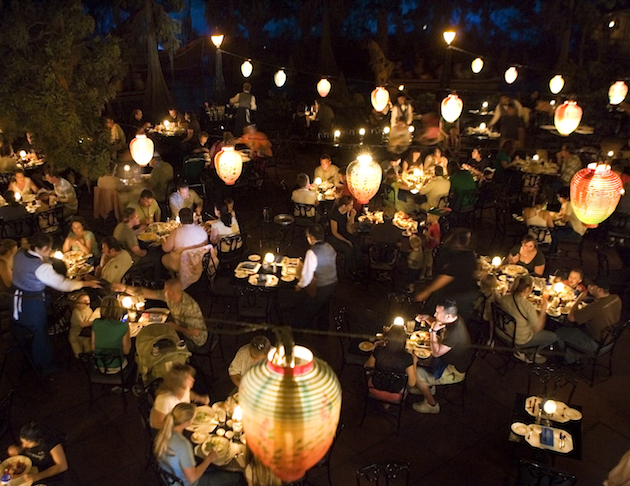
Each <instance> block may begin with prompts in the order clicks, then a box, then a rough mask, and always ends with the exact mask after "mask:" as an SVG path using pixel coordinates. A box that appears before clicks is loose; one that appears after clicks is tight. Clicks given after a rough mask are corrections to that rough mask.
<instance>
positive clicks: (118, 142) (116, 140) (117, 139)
mask: <svg viewBox="0 0 630 486" xmlns="http://www.w3.org/2000/svg"><path fill="white" fill-rule="evenodd" d="M105 128H107V129H108V130H109V131H110V143H111V144H112V147H113V148H114V150H115V151H116V152H118V151H124V150H126V148H127V137H126V136H125V132H124V131H123V129H122V128H121V127H120V125H119V124H118V123H116V121H115V120H114V119H113V118H112V117H107V118H105Z"/></svg>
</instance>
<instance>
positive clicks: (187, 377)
mask: <svg viewBox="0 0 630 486" xmlns="http://www.w3.org/2000/svg"><path fill="white" fill-rule="evenodd" d="M194 384H195V369H194V368H193V367H192V366H190V365H187V364H175V365H173V367H172V368H171V370H170V371H169V372H168V373H167V374H166V375H165V376H164V382H163V383H162V384H161V385H160V388H158V390H157V393H156V396H155V402H153V408H152V409H151V415H150V417H149V423H150V424H151V427H152V428H154V429H160V428H162V424H163V423H164V419H165V418H166V416H167V415H168V414H169V412H171V411H172V410H173V408H175V406H176V405H177V404H178V403H190V402H191V401H192V402H195V403H199V404H201V405H208V404H209V403H210V397H208V395H198V394H197V393H195V392H194V391H192V387H193V386H194Z"/></svg>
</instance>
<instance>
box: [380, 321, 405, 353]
mask: <svg viewBox="0 0 630 486" xmlns="http://www.w3.org/2000/svg"><path fill="white" fill-rule="evenodd" d="M385 342H386V343H387V349H388V350H389V352H404V350H405V344H406V342H407V331H406V330H405V326H404V325H402V326H401V325H399V324H394V325H393V326H391V327H390V328H389V331H387V334H385Z"/></svg>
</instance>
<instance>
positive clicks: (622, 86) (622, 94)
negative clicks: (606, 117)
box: [608, 81, 628, 105]
mask: <svg viewBox="0 0 630 486" xmlns="http://www.w3.org/2000/svg"><path fill="white" fill-rule="evenodd" d="M626 96H628V85H627V84H626V83H624V82H623V81H617V82H616V83H613V84H612V85H611V86H610V88H609V89H608V100H609V101H610V104H611V105H618V104H619V103H621V102H622V101H623V100H625V99H626Z"/></svg>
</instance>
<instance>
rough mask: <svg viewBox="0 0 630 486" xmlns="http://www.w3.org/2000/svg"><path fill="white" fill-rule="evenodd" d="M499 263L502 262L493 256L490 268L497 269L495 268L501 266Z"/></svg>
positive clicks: (499, 258)
mask: <svg viewBox="0 0 630 486" xmlns="http://www.w3.org/2000/svg"><path fill="white" fill-rule="evenodd" d="M501 261H502V260H501V257H498V256H495V257H494V258H493V259H492V266H494V267H497V268H498V267H500V266H501Z"/></svg>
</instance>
